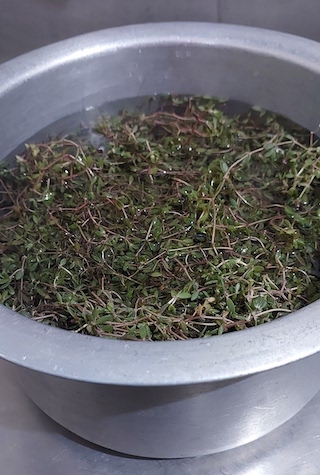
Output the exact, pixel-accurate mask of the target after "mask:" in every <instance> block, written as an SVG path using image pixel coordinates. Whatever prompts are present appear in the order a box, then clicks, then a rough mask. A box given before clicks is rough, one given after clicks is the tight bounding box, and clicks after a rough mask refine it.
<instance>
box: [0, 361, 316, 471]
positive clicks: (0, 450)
mask: <svg viewBox="0 0 320 475" xmlns="http://www.w3.org/2000/svg"><path fill="white" fill-rule="evenodd" d="M0 381H1V385H0V441H1V443H0V464H1V473H3V474H4V475H43V474H44V473H45V474H46V475H102V474H103V475H106V474H107V475H319V473H320V393H319V394H318V395H317V396H316V397H315V398H314V399H313V400H312V401H311V402H310V403H309V404H308V406H306V407H305V408H304V409H303V410H302V411H301V412H300V413H299V414H298V415H297V416H295V417H294V418H293V419H291V421H289V422H288V423H286V424H284V425H283V426H281V427H280V428H279V429H277V430H276V431H274V432H273V433H271V434H269V435H267V436H265V437H263V438H261V439H259V440H257V441H255V442H254V443H251V444H249V445H246V446H243V447H240V448H237V449H234V450H232V451H228V452H224V453H220V454H215V455H211V456H206V457H199V458H193V459H180V460H145V459H139V458H133V457H127V456H124V455H119V454H115V453H112V452H109V451H107V450H101V449H99V448H97V447H95V446H93V445H91V444H88V443H86V442H84V441H83V440H81V439H79V438H77V437H75V436H73V435H72V434H70V433H69V432H67V431H66V430H64V429H62V428H61V427H60V426H58V425H57V424H55V423H54V422H52V421H51V420H50V419H49V418H48V417H47V416H45V415H44V414H43V413H42V412H41V411H40V410H39V409H38V408H37V407H36V406H35V405H34V404H33V403H32V402H31V401H30V400H29V399H28V398H27V397H26V396H25V395H24V393H23V392H22V390H21V389H20V388H19V386H18V384H17V381H16V380H15V377H14V376H13V374H12V366H11V365H9V364H8V363H6V362H4V361H0Z"/></svg>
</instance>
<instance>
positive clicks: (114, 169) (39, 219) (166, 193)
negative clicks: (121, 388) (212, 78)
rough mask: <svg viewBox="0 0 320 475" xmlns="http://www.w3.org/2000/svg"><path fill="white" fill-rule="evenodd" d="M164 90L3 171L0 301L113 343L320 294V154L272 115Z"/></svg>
mask: <svg viewBox="0 0 320 475" xmlns="http://www.w3.org/2000/svg"><path fill="white" fill-rule="evenodd" d="M223 108H224V105H223V103H221V102H217V101H215V100H213V99H210V98H181V97H166V98H163V100H162V105H161V107H160V109H159V111H158V112H156V113H154V114H152V115H143V114H140V115H138V114H128V113H123V114H122V115H119V116H117V117H115V118H104V119H103V120H101V122H100V123H99V124H98V125H97V128H96V130H95V131H94V132H92V133H91V135H90V139H88V140H85V138H86V137H87V135H86V134H84V133H83V132H82V133H80V135H79V137H78V138H75V139H73V140H71V139H70V138H66V139H64V140H59V141H52V142H50V143H48V144H37V145H32V144H31V145H28V146H27V147H26V152H25V153H24V154H23V155H22V156H20V157H17V168H16V169H14V170H10V169H5V168H3V169H2V170H1V172H0V207H1V210H2V211H1V214H0V300H1V302H2V303H4V304H5V305H7V306H9V307H11V308H13V309H15V310H17V311H19V312H21V313H23V314H25V315H27V316H29V317H31V318H34V319H35V320H37V321H42V322H44V323H47V324H50V325H56V326H59V327H61V328H65V329H68V330H73V331H77V332H82V333H87V334H91V335H96V336H102V337H112V338H123V339H142V340H168V339H176V340H182V339H186V338H197V337H207V336H212V335H220V334H221V333H225V332H229V331H234V330H241V329H245V328H247V327H250V326H253V325H259V324H262V323H265V322H268V321H270V320H272V319H274V318H277V317H280V316H281V315H283V314H285V313H288V312H291V311H294V310H296V309H298V308H300V307H302V306H304V305H306V304H308V303H310V302H312V301H314V300H315V299H317V298H319V295H320V281H319V273H318V267H319V266H318V259H317V257H315V256H318V254H319V252H320V251H319V234H320V212H319V209H320V206H319V204H320V194H319V191H318V190H319V178H320V148H319V147H318V146H317V144H316V143H310V136H309V134H308V133H307V132H306V131H304V130H302V129H301V128H299V127H298V126H296V125H295V124H292V123H290V122H289V121H285V120H284V119H283V118H281V117H278V116H276V115H274V114H270V113H265V112H264V111H262V110H261V109H258V110H256V111H250V112H249V113H247V114H246V115H243V116H241V117H227V116H226V115H225V114H224V113H223Z"/></svg>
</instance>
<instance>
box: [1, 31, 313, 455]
mask: <svg viewBox="0 0 320 475" xmlns="http://www.w3.org/2000/svg"><path fill="white" fill-rule="evenodd" d="M167 92H171V93H180V94H206V95H215V96H221V97H225V98H230V99H235V100H238V101H242V102H245V103H249V104H257V105H260V106H261V107H264V108H267V109H270V110H272V111H275V112H279V113H281V114H284V115H286V116H288V117H289V118H291V119H293V120H294V121H296V122H298V123H299V124H301V125H303V126H305V127H307V128H309V129H310V130H317V129H318V125H319V122H320V49H319V45H318V44H317V43H315V42H313V41H311V40H307V39H303V38H298V37H294V36H290V35H288V34H284V33H275V32H271V31H266V30H260V29H254V28H248V27H239V26H238V27H236V26H230V25H213V24H212V25H210V24H204V23H203V24H201V23H168V24H165V23H163V24H157V25H155V24H152V25H150V24H149V25H143V26H142V25H140V26H130V27H122V28H118V29H110V30H105V31H100V32H97V33H91V34H87V35H84V36H80V37H77V38H73V39H70V40H66V41H63V42H61V43H57V44H53V45H50V46H48V47H45V48H43V49H40V50H37V51H34V52H32V53H28V54H26V55H24V56H22V57H19V58H17V59H15V60H12V61H10V62H8V63H6V64H4V65H2V66H0V110H1V115H0V132H1V141H0V159H3V158H4V157H6V156H8V155H10V153H12V151H13V150H15V149H16V148H17V147H18V146H19V145H20V144H21V143H24V142H25V141H27V140H28V139H29V138H30V137H31V136H33V135H34V134H36V133H37V132H38V131H39V130H41V129H43V128H45V127H48V126H50V124H53V123H55V122H56V121H58V120H59V119H61V118H63V117H66V116H68V115H70V114H75V113H80V112H81V111H85V110H95V108H97V107H99V106H101V104H103V103H108V102H110V101H114V100H117V99H123V98H133V97H138V96H141V95H149V94H158V93H167ZM319 350H320V301H317V302H315V303H313V304H311V305H309V306H307V307H305V308H303V309H301V310H299V311H296V312H294V313H292V314H290V315H288V316H284V317H282V318H280V319H278V320H276V321H274V322H272V323H268V324H264V325H261V326H257V327H255V328H251V329H249V330H245V331H241V332H235V333H230V334H225V335H222V336H219V337H212V338H206V339H198V340H189V341H168V342H142V341H140V342H135V341H116V340H108V339H99V338H96V337H90V336H85V335H81V334H76V333H72V332H67V331H65V330H59V329H56V328H53V327H49V326H46V325H41V324H39V323H36V322H33V321H31V320H29V319H27V318H25V317H23V316H21V315H19V314H17V313H16V312H13V311H11V310H9V309H8V308H6V307H4V306H0V356H1V357H2V358H4V359H6V360H8V361H11V362H13V363H15V365H16V366H15V368H16V371H17V372H18V374H19V377H20V379H21V382H22V385H23V387H24V388H25V390H26V392H27V393H28V395H29V396H30V397H31V398H32V399H33V401H34V402H35V403H36V404H37V405H38V406H39V407H40V408H41V409H42V410H43V411H44V412H46V413H47V414H48V415H49V416H50V417H52V418H53V419H54V420H55V421H57V422H59V423H60V424H62V425H63V426H64V427H66V428H68V429H70V430H71V431H72V432H74V433H75V434H78V435H79V436H81V437H83V438H85V439H87V440H89V441H91V442H94V443H96V444H99V445H101V446H103V447H107V448H109V449H113V450H116V451H119V452H124V453H127V454H132V455H138V456H143V457H157V458H171V457H189V456H196V455H203V454H208V453H214V452H218V451H223V450H227V449H231V448H233V447H236V446H239V445H241V444H245V443H248V442H250V441H252V440H254V439H256V438H258V437H261V436H263V435H264V434H267V433H268V432H270V431H271V430H273V429H275V428H276V427H277V426H279V425H280V424H283V423H284V422H286V421H287V420H288V419H290V418H291V417H292V416H293V415H294V414H295V413H297V412H298V411H299V410H300V409H301V408H302V407H303V406H304V405H305V404H306V403H308V401H310V399H311V398H312V397H313V396H314V395H315V394H316V393H317V391H318V390H319V388H320V378H319V375H320V364H319V362H320V358H319V356H318V352H319Z"/></svg>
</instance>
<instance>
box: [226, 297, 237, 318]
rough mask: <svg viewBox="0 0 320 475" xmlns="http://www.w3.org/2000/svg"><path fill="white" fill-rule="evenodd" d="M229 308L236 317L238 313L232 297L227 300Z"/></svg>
mask: <svg viewBox="0 0 320 475" xmlns="http://www.w3.org/2000/svg"><path fill="white" fill-rule="evenodd" d="M226 303H227V307H228V309H229V312H230V313H231V314H232V315H234V314H235V313H236V307H235V306H234V303H233V301H232V300H231V298H230V297H227V299H226Z"/></svg>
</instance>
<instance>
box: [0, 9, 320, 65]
mask: <svg viewBox="0 0 320 475" xmlns="http://www.w3.org/2000/svg"><path fill="white" fill-rule="evenodd" d="M319 17H320V3H319V2H318V1H317V0H308V1H306V2H303V1H301V0H291V1H290V2H288V1H286V0H268V1H266V0H197V1H191V0H153V1H152V0H90V1H88V0H1V14H0V45H1V47H0V62H3V61H5V60H8V59H10V58H12V57H14V56H17V55H19V54H22V53H25V52H27V51H30V50H32V49H34V48H38V47H40V46H43V45H46V44H49V43H52V42H54V41H59V40H62V39H65V38H69V37H71V36H74V35H79V34H82V33H86V32H89V31H95V30H99V29H101V28H110V27H115V26H121V25H129V24H134V23H145V22H159V21H206V22H219V23H234V24H240V25H248V26H256V27H260V28H270V29H273V30H279V31H284V32H288V33H292V34H295V35H301V36H305V37H307V38H311V39H314V40H317V41H320V28H319Z"/></svg>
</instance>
